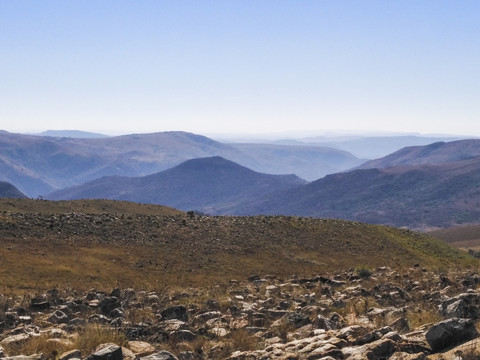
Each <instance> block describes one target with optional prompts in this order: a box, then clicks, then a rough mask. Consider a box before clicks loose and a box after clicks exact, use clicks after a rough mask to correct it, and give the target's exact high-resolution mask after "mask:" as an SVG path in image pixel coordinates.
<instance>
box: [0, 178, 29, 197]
mask: <svg viewBox="0 0 480 360" xmlns="http://www.w3.org/2000/svg"><path fill="white" fill-rule="evenodd" d="M26 197H27V196H26V195H25V194H23V193H22V192H21V191H20V190H18V189H17V188H16V187H15V186H13V185H12V184H10V183H8V182H5V181H0V198H16V199H24V198H26Z"/></svg>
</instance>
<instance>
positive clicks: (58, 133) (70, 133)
mask: <svg viewBox="0 0 480 360" xmlns="http://www.w3.org/2000/svg"><path fill="white" fill-rule="evenodd" d="M32 135H39V136H52V137H68V138H79V139H92V138H93V139H98V138H106V137H108V135H105V134H99V133H93V132H88V131H80V130H47V131H43V132H41V133H39V134H32Z"/></svg>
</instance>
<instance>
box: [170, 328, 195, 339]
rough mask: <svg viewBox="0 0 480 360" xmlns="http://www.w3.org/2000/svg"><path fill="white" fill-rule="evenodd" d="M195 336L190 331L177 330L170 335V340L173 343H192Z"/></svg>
mask: <svg viewBox="0 0 480 360" xmlns="http://www.w3.org/2000/svg"><path fill="white" fill-rule="evenodd" d="M196 337H197V335H195V334H194V333H192V332H191V331H190V330H177V331H174V332H172V333H171V334H170V339H171V340H173V341H175V342H182V341H193V340H195V339H196Z"/></svg>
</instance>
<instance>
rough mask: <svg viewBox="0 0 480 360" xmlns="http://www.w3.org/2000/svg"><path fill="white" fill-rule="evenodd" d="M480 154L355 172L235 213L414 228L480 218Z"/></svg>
mask: <svg viewBox="0 0 480 360" xmlns="http://www.w3.org/2000/svg"><path fill="white" fill-rule="evenodd" d="M479 204H480V157H476V158H473V159H470V160H463V161H457V162H453V163H445V164H439V165H417V166H404V167H391V168H386V169H366V170H355V171H350V172H346V173H340V174H333V175H328V176H326V177H325V178H323V179H320V180H317V181H314V182H312V183H310V184H307V185H304V186H302V187H298V188H294V189H291V190H287V191H284V192H281V193H277V194H267V195H266V196H264V197H263V198H259V199H257V200H256V202H253V203H248V204H241V205H240V206H238V207H237V208H235V209H233V211H234V212H235V213H236V214H239V215H244V214H284V215H297V216H316V217H328V218H340V219H350V220H357V221H363V222H368V223H375V224H387V225H394V226H405V227H409V228H416V229H428V228H435V227H450V226H453V225H455V224H461V223H476V222H477V223H478V222H480V206H479Z"/></svg>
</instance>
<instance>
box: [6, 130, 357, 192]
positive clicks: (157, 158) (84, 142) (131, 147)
mask: <svg viewBox="0 0 480 360" xmlns="http://www.w3.org/2000/svg"><path fill="white" fill-rule="evenodd" d="M262 149H263V147H262V146H261V145H255V146H249V147H248V148H244V149H238V148H236V147H234V146H232V145H231V144H223V143H220V142H217V141H214V140H212V139H209V138H207V137H205V136H201V135H196V134H191V133H185V132H179V131H172V132H162V133H153V134H132V135H124V136H115V137H108V138H73V137H68V138H65V137H42V136H33V135H22V134H12V133H8V132H6V131H0V180H2V181H7V182H10V183H12V184H13V185H15V186H16V187H17V188H19V189H20V191H22V192H23V193H25V194H27V195H28V196H30V197H34V198H35V197H37V196H39V195H45V194H47V193H50V192H52V191H55V190H59V189H62V188H65V187H70V186H74V185H79V184H82V183H85V182H87V181H91V180H95V179H98V178H101V177H104V176H129V177H138V176H146V175H150V174H154V173H157V172H160V171H163V170H166V169H169V168H171V167H173V166H176V165H178V164H180V163H182V162H184V161H186V160H190V159H195V158H203V157H211V156H221V157H223V158H225V159H229V160H231V161H235V162H237V163H238V164H240V165H242V166H246V167H248V168H252V169H254V170H256V171H259V172H264V173H272V174H287V173H294V174H296V175H298V176H300V177H305V178H309V179H312V180H313V179H318V178H320V177H322V176H324V175H326V174H327V173H331V172H337V171H343V170H346V169H347V168H351V167H353V166H358V165H360V164H361V163H362V161H361V160H359V159H356V158H355V157H353V156H352V155H351V154H348V153H346V152H341V151H338V150H334V149H329V148H322V147H307V148H306V147H304V146H282V145H278V146H273V147H271V148H270V149H269V150H268V155H267V153H266V152H265V151H264V150H262ZM330 156H334V157H335V159H334V161H329V160H328V158H329V157H330ZM342 159H343V160H342ZM335 164H337V165H335Z"/></svg>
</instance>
